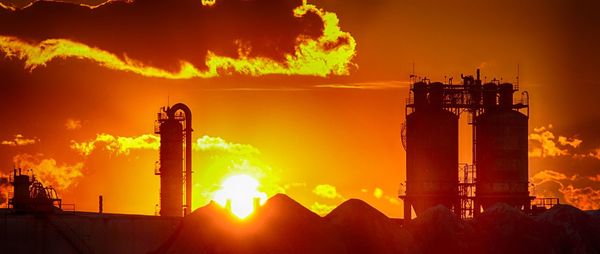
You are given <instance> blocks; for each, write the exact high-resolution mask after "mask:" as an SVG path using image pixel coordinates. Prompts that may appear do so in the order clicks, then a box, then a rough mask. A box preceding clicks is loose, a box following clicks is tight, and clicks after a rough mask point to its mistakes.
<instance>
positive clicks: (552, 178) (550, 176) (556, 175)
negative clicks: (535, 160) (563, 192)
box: [531, 170, 571, 185]
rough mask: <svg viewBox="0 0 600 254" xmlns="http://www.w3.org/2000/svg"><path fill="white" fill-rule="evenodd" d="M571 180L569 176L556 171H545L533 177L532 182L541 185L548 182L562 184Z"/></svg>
mask: <svg viewBox="0 0 600 254" xmlns="http://www.w3.org/2000/svg"><path fill="white" fill-rule="evenodd" d="M569 179H571V178H569V177H567V175H565V174H563V173H560V172H556V171H554V170H543V171H540V172H538V173H536V174H535V175H533V176H532V177H531V182H532V183H534V184H536V185H540V184H544V183H547V182H556V183H559V184H560V183H561V181H562V180H569Z"/></svg>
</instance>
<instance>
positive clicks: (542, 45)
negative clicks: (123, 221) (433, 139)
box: [0, 0, 600, 217]
mask: <svg viewBox="0 0 600 254" xmlns="http://www.w3.org/2000/svg"><path fill="white" fill-rule="evenodd" d="M1 2H2V3H6V4H8V3H9V1H1ZM23 2H24V1H15V2H13V3H14V4H16V5H17V6H18V5H22V4H23ZM227 2H229V3H234V2H236V1H234V0H229V1H227ZM256 2H264V3H268V2H269V1H266V0H257V1H256ZM297 2H301V1H292V0H290V1H287V0H286V3H290V4H292V5H293V4H294V3H297ZM90 3H94V4H97V3H98V2H97V1H96V2H90ZM218 3H219V1H218V0H217V4H218ZM309 3H313V4H315V5H316V6H317V7H320V8H323V9H324V10H326V11H328V12H330V13H335V14H337V17H338V18H339V21H340V23H339V27H340V28H341V30H342V31H343V32H348V33H350V34H351V36H352V38H354V39H355V41H356V56H355V57H354V58H352V60H351V64H349V67H348V70H349V75H340V76H338V75H335V74H336V73H329V74H328V75H327V76H325V77H318V76H317V77H315V76H311V75H309V76H305V75H295V74H294V75H266V76H259V77H251V76H248V75H245V74H234V75H231V76H222V77H215V78H208V79H205V78H190V79H179V80H172V79H165V78H156V77H145V76H143V75H140V74H136V73H133V72H128V71H120V70H114V69H115V68H110V66H108V68H107V66H106V65H102V64H98V63H94V62H93V61H90V60H77V59H72V58H67V59H57V60H53V61H51V62H49V63H47V64H46V66H39V67H37V68H35V69H34V70H31V71H30V70H26V69H25V68H24V66H25V63H24V61H23V60H19V59H16V58H15V57H14V56H13V57H12V58H4V57H2V58H0V59H1V60H0V105H1V106H2V108H3V109H4V112H3V119H4V120H3V121H2V124H1V125H0V140H1V141H11V140H12V141H14V139H15V135H17V134H21V135H22V137H21V139H31V140H33V141H32V142H29V144H25V143H28V142H25V143H23V142H21V144H22V145H18V144H19V142H17V141H14V145H11V144H13V143H10V142H6V143H5V144H3V145H0V167H1V168H3V172H9V170H11V169H12V166H13V164H14V163H15V162H14V160H13V158H14V157H15V156H17V155H20V154H25V153H26V154H30V155H32V156H30V157H28V160H30V161H34V162H37V163H39V164H41V163H42V162H44V159H46V161H45V162H44V163H45V164H43V165H45V167H48V168H53V167H54V168H58V169H56V170H59V171H60V170H62V171H60V172H71V174H70V175H69V174H66V175H67V176H70V177H71V178H70V179H72V183H71V184H70V185H68V186H67V187H65V188H63V189H61V190H59V192H60V194H61V196H62V198H63V200H64V201H63V202H64V203H75V204H76V208H77V209H78V210H91V211H94V210H96V209H97V196H98V195H100V194H102V195H103V196H104V201H105V211H107V212H123V213H144V214H153V213H154V210H155V207H154V206H155V204H156V203H158V194H159V189H158V177H157V176H154V174H153V173H154V172H153V170H154V162H155V161H156V160H157V159H158V152H157V151H156V150H152V149H147V148H146V149H132V150H131V151H129V153H121V154H119V153H117V152H111V151H107V150H106V149H97V150H95V151H94V152H92V153H91V154H89V155H87V156H86V155H82V154H79V153H78V152H77V151H75V150H73V149H71V148H70V146H71V145H72V141H74V142H89V141H91V140H94V139H95V138H96V136H97V134H100V133H107V134H110V135H113V136H115V137H116V136H120V137H137V136H140V135H144V134H152V132H153V122H154V120H155V117H156V113H157V112H158V109H159V108H160V107H161V106H164V105H166V104H167V102H170V103H171V104H173V103H175V102H184V103H186V104H187V105H188V106H190V108H191V109H192V112H193V114H194V122H193V126H194V140H196V139H199V138H201V137H202V136H204V135H207V136H210V137H220V138H222V139H223V140H225V141H226V142H229V143H231V144H245V145H248V146H244V147H246V148H248V147H249V146H251V147H253V149H257V150H259V151H260V154H258V155H257V154H253V153H250V154H242V155H240V154H239V153H238V154H236V153H230V152H226V151H216V152H215V151H196V152H195V153H194V170H195V171H196V175H195V176H196V179H197V181H196V182H195V183H196V184H197V185H198V187H197V188H198V191H199V192H201V193H199V194H198V195H197V196H198V197H199V199H198V203H197V205H201V204H204V203H205V202H206V201H207V200H206V198H204V199H202V198H201V197H203V196H202V195H204V194H206V193H207V192H210V191H211V190H214V188H215V185H216V184H219V183H220V181H222V180H223V178H224V177H225V176H226V175H227V174H229V173H230V172H231V171H232V170H233V171H235V170H236V169H235V167H234V168H233V169H232V165H233V164H228V163H229V162H230V161H231V160H230V159H231V158H237V159H239V158H242V159H240V160H242V161H243V160H244V159H246V160H249V161H250V164H251V165H254V166H256V167H258V168H259V171H264V172H265V174H268V175H269V179H266V180H265V181H267V180H268V182H269V183H268V184H269V186H270V187H273V188H279V189H280V190H285V191H286V192H287V193H288V194H289V195H290V196H291V197H293V198H294V199H296V200H298V201H299V202H301V203H302V204H303V205H305V206H307V207H312V208H314V209H317V208H320V209H326V208H327V207H328V206H334V205H337V204H339V203H341V202H343V201H344V200H345V199H347V198H353V197H357V198H361V199H364V200H365V201H367V202H369V203H370V204H371V205H373V206H375V207H376V208H378V209H380V210H381V211H383V212H384V213H386V214H387V215H389V216H392V217H400V216H401V211H402V204H401V202H398V200H397V199H395V197H396V195H397V191H398V188H399V185H400V183H401V182H403V181H404V180H405V179H404V168H405V155H404V150H403V148H402V146H401V144H400V129H401V125H402V122H403V121H404V119H403V118H404V102H405V98H406V96H407V94H408V89H407V87H406V85H407V83H406V82H407V81H408V76H409V74H410V72H411V69H412V63H413V62H414V63H415V70H416V73H417V74H418V75H421V76H428V77H430V78H432V79H434V80H442V81H443V80H444V77H445V76H447V77H454V80H455V82H458V81H459V77H460V74H461V73H465V74H472V73H473V72H474V71H475V69H476V68H478V67H479V68H481V69H482V73H483V74H482V75H483V76H486V77H487V78H488V80H490V79H492V78H494V77H496V78H501V77H502V78H504V79H505V80H508V81H514V80H515V77H516V72H517V65H519V66H520V73H521V77H520V88H521V89H522V90H528V91H529V92H530V94H531V114H530V116H531V118H530V132H531V133H532V134H535V133H543V132H545V131H548V132H550V133H552V134H553V135H554V138H551V137H550V136H548V135H545V136H544V137H545V138H544V139H536V138H535V137H536V136H534V137H533V138H532V139H533V140H532V141H531V143H530V146H531V148H532V149H533V148H538V147H542V146H541V145H538V144H542V143H543V144H545V146H544V147H545V148H544V149H547V150H548V151H555V150H552V149H558V150H559V151H563V152H558V153H555V154H554V155H547V154H548V153H546V156H545V157H540V156H536V155H533V154H532V158H531V160H530V176H531V177H534V176H536V175H537V178H535V179H533V180H532V181H535V182H536V183H540V187H539V190H540V191H546V193H547V194H551V195H557V196H559V197H561V198H562V199H563V200H565V198H567V199H568V200H569V201H571V203H573V204H576V205H578V206H580V207H584V208H586V209H592V208H593V209H599V208H600V180H598V179H597V178H594V177H596V176H597V175H598V174H600V171H599V170H600V155H598V154H597V153H600V152H599V151H600V150H596V149H599V148H600V135H598V132H597V129H598V128H597V126H599V124H600V113H599V111H598V110H596V108H597V104H598V103H597V100H596V99H595V98H596V96H597V94H598V93H599V92H600V90H599V89H598V87H599V86H598V81H596V80H595V79H594V77H595V70H596V69H597V67H600V62H599V61H600V60H598V59H600V50H598V48H597V46H596V45H598V43H599V42H600V31H599V30H600V19H599V18H598V17H597V15H596V13H595V12H594V11H593V10H598V6H597V4H595V3H592V1H588V3H585V2H584V3H580V4H573V3H569V2H567V1H564V2H560V1H555V2H547V1H528V2H527V3H522V2H521V1H492V2H489V1H486V2H485V3H473V2H472V1H453V3H452V4H450V3H445V1H439V2H438V1H397V0H377V1H359V0H350V1H347V0H345V1H341V0H320V1H309ZM265 6H268V5H265ZM232 8H233V7H232ZM282 8H283V7H282ZM252 10H254V11H256V12H258V14H254V15H257V16H266V17H269V20H268V21H273V20H277V19H278V18H280V16H281V17H284V16H285V15H290V13H284V14H281V13H269V11H271V9H269V8H266V9H265V8H262V9H258V8H257V9H252ZM279 10H281V8H273V10H272V11H273V12H276V11H279ZM165 12H167V11H165ZM174 13H176V12H174ZM174 13H165V15H166V16H168V15H172V16H173V17H174V19H175V21H173V22H174V24H179V23H178V22H179V21H178V20H176V19H177V16H178V15H175V14H174ZM238 14H239V13H238ZM219 15H222V16H218V17H219V18H222V19H220V20H221V21H223V20H227V21H228V22H231V23H232V24H233V25H231V24H225V25H222V26H224V27H229V28H228V29H227V31H228V32H227V33H224V34H225V35H223V36H220V37H218V36H217V37H215V38H213V37H210V38H207V39H206V41H203V40H204V38H205V37H198V36H194V37H191V36H190V38H185V36H181V34H178V33H183V35H185V33H186V31H187V30H186V29H187V28H185V27H184V28H178V29H176V30H177V31H176V32H172V33H173V34H176V35H177V36H173V34H170V33H169V31H170V30H169V29H164V30H162V29H155V30H153V29H142V30H140V31H143V32H140V34H136V36H138V37H136V38H118V39H115V38H104V37H99V38H96V37H94V35H98V34H108V35H110V33H111V32H112V31H111V30H110V28H106V29H107V31H103V32H100V31H99V32H81V31H84V30H83V28H81V29H82V30H81V31H80V30H78V29H79V28H78V29H75V28H73V29H72V30H69V31H72V33H66V32H65V33H64V34H63V33H62V32H63V31H61V30H60V26H58V25H57V26H56V27H45V29H48V32H47V33H46V32H45V33H39V34H36V32H35V31H37V30H36V29H34V28H36V27H37V26H42V25H40V24H42V23H44V20H35V19H34V20H28V23H27V24H6V23H5V24H4V25H0V35H5V36H9V35H10V36H17V37H18V38H21V39H23V40H24V41H26V42H39V41H40V40H43V39H71V40H73V41H80V42H84V43H85V42H88V43H89V44H92V43H94V44H92V45H88V46H91V47H98V48H99V49H102V50H106V51H107V52H110V53H113V54H115V55H117V56H121V54H122V53H124V54H126V55H128V56H134V57H136V58H134V59H137V60H139V61H142V63H145V64H148V65H152V66H155V67H161V68H164V69H166V70H173V68H176V67H177V64H175V65H173V63H177V61H178V60H186V61H190V62H191V63H194V64H195V65H196V66H199V68H201V67H203V66H201V65H202V63H203V62H202V61H201V60H202V59H203V58H201V59H200V60H198V59H194V57H193V53H194V52H196V50H200V49H203V50H206V49H208V50H213V51H214V52H216V53H220V54H222V55H224V56H229V57H231V58H233V59H235V58H236V57H239V55H238V53H239V52H237V51H236V50H235V49H236V47H237V45H236V44H235V42H231V40H235V38H237V34H236V32H240V31H238V30H236V29H233V28H231V27H234V28H235V27H236V25H237V24H236V23H235V22H236V18H239V19H242V18H243V17H245V16H240V15H241V14H240V15H234V14H231V17H228V15H229V14H228V12H223V13H221V14H219ZM247 15H250V16H252V15H251V14H247ZM227 17H228V18H227ZM1 18H3V16H2V15H0V19H1ZM77 18H81V19H86V17H85V16H84V17H77ZM143 18H144V17H143V15H140V19H143ZM226 18H227V19H226ZM285 20H288V19H285ZM292 20H293V19H292ZM309 21H310V20H309ZM309 21H306V22H308V23H303V22H301V23H300V24H299V25H298V27H297V29H296V30H294V31H298V33H303V32H306V31H312V30H314V27H315V26H318V24H319V22H316V23H314V20H312V21H310V22H309ZM36 22H39V23H36ZM86 22H87V21H86ZM86 22H83V21H82V24H87V23H86ZM181 22H182V24H187V23H190V25H193V24H194V23H193V21H189V20H183V21H181ZM223 22H224V21H223ZM30 23H31V24H30ZM50 23H51V22H50ZM115 23H117V24H118V22H115ZM292 23H294V22H292ZM292 23H290V24H292ZM57 24H58V23H57ZM90 24H91V23H90ZM141 24H144V23H143V22H142V23H141ZM203 24H204V23H203ZM207 24H210V27H211V29H208V31H210V32H212V33H216V31H218V29H219V26H220V24H219V23H218V22H209V23H207ZM281 24H282V25H281V26H275V25H274V26H271V25H270V24H269V23H268V22H266V21H265V22H262V23H261V22H258V21H257V22H256V24H252V25H254V26H257V28H256V31H255V32H252V33H248V34H244V35H239V37H240V38H244V39H245V40H247V41H249V42H250V43H253V44H252V45H253V46H254V51H253V52H254V53H251V55H249V57H261V56H262V57H267V58H270V59H275V61H282V60H281V59H283V58H281V56H282V55H285V54H286V53H289V52H290V50H292V51H293V50H294V49H293V47H291V48H286V47H283V46H282V48H277V49H276V50H275V49H272V48H270V47H267V46H265V45H263V44H269V43H274V44H269V45H278V44H277V43H275V42H273V41H276V42H277V41H279V42H282V43H283V42H284V41H286V40H287V39H289V38H288V37H285V36H288V35H285V36H283V35H282V37H277V38H278V39H277V40H270V37H269V36H277V35H279V34H280V33H279V32H277V31H279V30H278V29H286V27H285V26H284V25H283V24H284V23H281ZM285 24H287V23H285ZM306 24H313V25H312V26H309V28H307V27H305V26H306ZM314 24H317V25H314ZM48 26H50V25H48ZM132 26H133V25H132ZM15 27H16V28H18V29H16V28H15ZM168 27H170V26H168V25H165V26H164V27H161V28H168ZM199 27H202V26H199ZM94 28H97V27H94ZM134 28H135V26H134ZM28 29H29V30H28ZM53 29H56V31H55V30H53ZM115 29H116V28H115ZM190 29H191V28H190ZM198 29H200V28H198ZM223 29H225V28H223ZM269 29H272V30H269ZM311 29H312V30H311ZM38 30H39V29H38ZM32 31H34V32H32ZM49 31H52V32H49ZM93 31H95V30H93ZM126 31H129V30H126ZM194 31H196V30H194ZM115 33H116V32H115ZM207 33H208V32H207ZM257 33H260V34H261V35H264V38H266V39H264V38H263V37H260V38H262V39H259V38H256V37H258V36H253V35H256V34H257ZM125 34H127V33H125ZM210 34H211V33H209V35H210ZM69 35H73V36H75V35H77V36H81V37H80V39H79V40H78V38H77V37H71V36H69ZM108 35H106V36H108ZM295 35H296V34H293V33H292V32H290V35H289V36H292V39H293V38H295V37H293V36H295ZM56 36H64V37H68V38H62V37H61V38H56ZM132 37H133V36H132ZM154 37H156V38H159V39H156V40H155V41H153V39H154ZM311 38H313V39H314V38H316V37H314V35H313V37H311ZM118 40H120V41H119V43H114V42H115V41H118ZM144 40H151V41H149V42H147V43H141V42H144ZM222 40H228V41H229V42H230V43H231V45H229V44H228V45H229V46H227V47H225V46H223V47H221V46H215V45H213V44H211V43H215V42H220V41H222ZM140 41H141V42H140ZM197 41H198V42H197ZM196 42H197V43H196ZM287 42H290V41H287ZM291 42H292V43H295V42H296V41H295V40H291ZM171 43H172V44H173V45H177V46H178V47H180V48H177V49H173V51H169V50H168V49H165V48H163V46H164V45H171ZM345 43H347V42H346V41H342V42H341V44H340V45H346V44H345ZM96 44H97V45H96ZM140 44H141V45H140ZM195 45H198V48H195ZM219 45H221V44H219ZM261 45H262V46H261ZM282 45H283V44H282ZM292 46H293V45H292ZM261 47H262V48H261ZM129 51H131V54H127V53H128V52H129ZM253 54H255V55H253ZM199 55H201V54H199ZM179 58H184V59H179ZM188 58H189V59H188ZM196 63H200V64H196ZM174 66H175V67H174ZM338 74H341V73H338ZM313 75H316V74H313ZM348 87H354V88H348ZM365 88H368V89H365ZM69 119H70V120H69ZM67 123H69V124H68V126H70V127H69V128H67V126H66V124H67ZM550 124H551V125H552V128H549V127H548V126H549V125H550ZM538 127H545V128H546V129H545V130H541V129H539V131H538V132H536V131H535V130H534V128H538ZM461 135H462V141H461V146H460V147H461V157H460V161H461V162H468V161H470V158H469V155H470V154H469V153H470V152H469V151H470V147H469V139H468V138H469V133H468V127H467V126H466V125H465V126H464V128H463V131H462V132H461ZM559 136H563V137H564V138H565V139H568V140H573V139H579V140H582V143H581V144H579V145H577V146H576V147H574V146H572V145H569V144H566V143H561V142H559ZM539 140H541V142H540V141H539ZM30 143H33V144H30ZM552 143H553V144H554V146H552ZM594 153H596V155H597V156H594ZM21 157H23V156H21ZM51 159H53V160H55V162H56V165H54V166H52V165H53V164H52V163H51V162H52V161H51ZM224 161H225V162H224ZM79 163H81V166H78V165H79ZM48 165H50V166H48ZM73 169H80V171H81V175H77V174H74V173H72V171H69V170H73ZM57 172H58V171H57ZM540 172H542V173H540ZM63 175H64V174H63ZM329 185H330V186H333V187H335V188H336V195H323V193H322V190H324V189H327V190H331V188H330V187H329ZM318 186H320V187H318ZM569 186H571V187H572V188H569ZM316 190H317V191H316ZM318 190H321V191H318ZM319 193H320V194H319ZM329 193H330V192H329ZM194 194H196V193H194ZM565 195H567V197H565Z"/></svg>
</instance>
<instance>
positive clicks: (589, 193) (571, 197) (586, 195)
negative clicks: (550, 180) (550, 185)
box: [560, 185, 600, 210]
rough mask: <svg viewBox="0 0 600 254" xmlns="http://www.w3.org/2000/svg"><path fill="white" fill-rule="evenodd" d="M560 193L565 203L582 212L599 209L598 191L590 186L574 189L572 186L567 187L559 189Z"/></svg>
mask: <svg viewBox="0 0 600 254" xmlns="http://www.w3.org/2000/svg"><path fill="white" fill-rule="evenodd" d="M560 192H561V193H562V194H563V195H564V196H565V201H566V202H567V203H570V204H572V205H574V206H576V207H578V208H579V209H582V210H598V209H600V190H597V189H594V188H592V187H590V186H586V187H584V188H576V187H573V185H568V186H566V187H564V188H561V189H560Z"/></svg>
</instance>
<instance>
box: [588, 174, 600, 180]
mask: <svg viewBox="0 0 600 254" xmlns="http://www.w3.org/2000/svg"><path fill="white" fill-rule="evenodd" d="M588 179H589V180H590V181H592V182H600V174H597V175H595V176H588Z"/></svg>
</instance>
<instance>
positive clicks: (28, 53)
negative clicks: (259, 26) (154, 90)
mask: <svg viewBox="0 0 600 254" xmlns="http://www.w3.org/2000/svg"><path fill="white" fill-rule="evenodd" d="M138 1H140V3H139V4H137V5H136V4H135V3H132V4H130V6H128V7H131V9H132V10H133V9H134V8H140V9H141V8H143V7H138V6H144V5H145V4H148V1H147V0H138ZM240 2H242V3H243V2H244V1H240ZM257 2H264V1H257ZM174 3H177V4H181V5H183V4H186V3H187V2H183V1H180V2H174ZM260 4H265V3H260ZM292 4H293V3H292ZM38 5H40V6H41V7H39V6H37V5H36V4H33V5H31V6H30V7H25V8H24V9H20V10H15V9H7V8H4V9H0V22H2V21H7V22H21V21H22V18H21V16H18V15H17V14H20V13H19V12H24V11H29V10H28V8H33V9H34V10H31V11H32V12H35V11H38V9H41V8H44V7H47V6H46V5H52V3H40V4H38ZM56 5H58V4H56ZM110 5H117V3H112V2H107V3H105V4H104V5H100V6H95V7H85V6H78V8H80V9H78V11H81V12H82V13H84V14H82V15H90V16H91V15H93V14H94V13H95V12H96V11H98V10H100V9H102V8H104V9H109V8H110V7H111V6H110ZM228 5H231V3H230V2H227V3H223V6H228ZM240 5H242V4H240ZM257 5H258V3H257ZM61 7H65V4H62V5H61V6H56V8H61ZM82 8H83V9H82ZM202 8H203V9H208V11H210V10H211V9H216V8H219V2H218V1H202ZM49 9H51V8H49ZM65 9H68V8H65ZM115 9H116V8H115ZM107 11H108V10H107ZM278 11H281V10H278ZM205 12H207V11H206V10H202V12H201V14H202V15H204V16H208V15H209V14H206V13H205ZM13 13H16V14H15V15H12V14H13ZM42 13H43V12H42ZM48 15H49V16H51V17H54V16H56V15H52V14H48ZM232 15H234V14H232ZM254 15H256V14H254ZM24 16H26V15H24ZM288 16H290V17H289V19H292V20H293V19H297V20H302V19H304V18H306V19H307V20H311V19H312V17H313V16H314V17H318V19H320V20H319V21H318V22H319V23H322V29H318V28H315V26H316V25H314V24H312V25H306V26H307V27H305V28H302V27H301V28H302V29H304V30H311V31H309V32H307V31H304V30H302V29H300V30H299V31H304V32H298V33H297V34H296V35H287V36H288V37H289V36H296V37H295V38H289V39H285V40H289V41H290V42H291V43H293V45H291V46H289V47H287V48H289V49H288V50H285V49H277V50H274V52H271V51H269V50H266V49H265V48H269V45H271V47H272V48H279V47H281V48H286V46H285V45H284V44H285V43H283V42H281V43H282V44H281V45H278V40H283V39H278V38H269V40H267V41H261V40H257V39H254V38H242V37H241V36H240V38H235V34H233V35H231V36H232V37H231V39H228V38H226V39H223V38H219V39H218V40H222V41H216V43H215V44H224V45H231V47H232V48H231V49H221V48H216V49H211V47H212V46H213V45H215V44H211V46H208V47H205V48H198V49H196V50H197V51H196V52H197V55H198V56H197V57H196V56H189V57H190V58H193V59H194V60H188V59H186V55H187V52H185V53H186V54H176V53H175V52H173V54H172V55H171V56H169V58H168V59H169V60H165V61H159V60H160V59H159V60H157V59H154V58H152V56H148V57H147V59H146V58H144V57H145V56H147V55H148V53H147V52H145V54H146V55H143V54H129V52H128V50H130V49H128V48H123V49H118V50H117V49H112V48H110V47H103V46H98V45H103V44H102V43H100V42H98V43H94V42H91V41H93V40H91V39H88V40H86V39H85V38H87V37H90V35H89V34H86V33H83V32H81V31H79V30H77V29H80V30H81V28H77V29H75V30H74V31H76V32H72V33H73V34H75V35H73V36H70V35H65V37H54V36H57V35H47V34H43V33H42V34H41V35H38V36H34V38H35V39H32V38H30V37H28V36H27V35H29V34H30V32H29V33H28V32H23V34H25V35H21V34H20V33H21V32H18V31H13V30H11V29H14V28H11V27H2V26H1V25H0V53H2V54H4V55H5V56H6V57H7V58H10V59H19V60H22V61H24V62H25V69H27V70H29V71H32V70H34V69H35V68H37V67H40V66H45V65H47V64H48V63H50V62H51V61H53V60H58V59H63V60H64V59H81V60H87V61H92V62H94V63H96V64H98V65H99V66H102V67H105V68H108V69H112V70H118V71H125V72H131V73H135V74H138V75H142V76H146V77H157V78H166V79H190V78H211V77H218V76H222V75H233V74H242V75H249V76H262V75H269V74H279V75H307V76H322V77H324V76H329V75H348V74H349V73H350V69H351V67H352V66H354V64H353V63H352V59H353V57H354V56H355V54H356V41H355V40H354V38H353V37H352V35H351V34H350V33H348V32H344V31H342V30H341V28H340V27H339V20H338V18H337V15H336V14H335V13H331V12H326V11H324V10H322V9H319V8H317V7H316V6H315V5H311V4H307V3H306V1H303V2H302V3H301V4H300V5H299V6H297V7H296V8H294V9H293V12H292V13H289V14H288ZM308 16H310V18H309V17H308ZM11 18H14V20H16V21H13V19H11ZM311 21H312V20H311ZM23 22H24V21H23ZM64 22H68V21H64ZM240 22H243V21H240ZM298 22H299V21H298ZM306 22H308V21H306ZM57 24H59V25H60V24H61V23H57ZM274 26H275V25H274ZM146 29H147V28H146ZM267 29H268V28H267ZM279 29H282V28H279ZM283 29H285V28H283ZM215 32H216V31H214V32H213V31H211V33H213V35H214V33H215ZM33 33H35V32H33ZM40 33H41V32H40ZM65 33H66V34H69V33H68V32H65ZM78 33H82V35H81V36H77V34H78ZM181 33H182V34H178V36H182V35H185V33H184V32H181ZM58 36H62V35H58ZM86 36H87V37H86ZM190 36H192V35H190ZM195 36H196V35H195ZM209 36H212V35H210V34H209ZM269 36H273V35H272V34H269ZM79 37H81V38H79ZM92 37H93V36H92ZM100 37H101V36H100ZM217 37H218V36H217ZM163 39H164V38H163ZM167 39H168V38H167ZM196 39H197V38H196ZM102 40H107V39H106V38H103V39H102ZM190 40H191V39H190ZM215 40H216V39H215ZM229 40H231V41H229ZM255 40H256V41H255ZM130 43H132V46H130V47H141V45H137V46H134V44H135V43H139V42H138V41H134V42H130ZM157 44H158V43H157ZM165 47H167V46H165ZM235 49H237V50H235ZM188 50H190V51H194V49H188ZM203 50H205V51H203ZM217 51H219V52H221V53H219V52H217ZM236 51H237V52H236ZM179 53H181V52H179ZM129 55H134V56H133V57H129ZM150 55H151V54H150ZM137 57H141V58H137ZM172 57H178V58H177V59H176V60H175V61H176V63H173V64H171V65H169V66H171V67H172V66H176V67H172V68H168V67H166V66H165V65H166V63H165V65H163V64H162V62H172V61H170V60H171V58H172ZM198 59H200V60H198Z"/></svg>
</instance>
